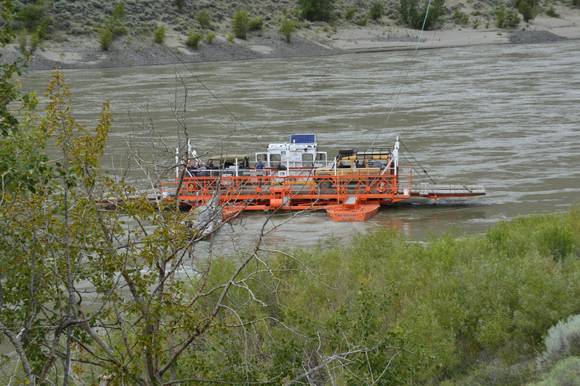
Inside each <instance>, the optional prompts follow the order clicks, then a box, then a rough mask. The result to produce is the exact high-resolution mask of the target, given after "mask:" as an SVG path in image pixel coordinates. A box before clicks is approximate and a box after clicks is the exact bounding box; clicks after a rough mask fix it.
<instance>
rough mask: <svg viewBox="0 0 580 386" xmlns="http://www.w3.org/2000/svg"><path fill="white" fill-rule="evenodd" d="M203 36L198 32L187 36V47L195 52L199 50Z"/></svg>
mask: <svg viewBox="0 0 580 386" xmlns="http://www.w3.org/2000/svg"><path fill="white" fill-rule="evenodd" d="M201 38H202V36H201V34H200V33H198V32H190V33H189V34H188V35H187V40H186V41H185V45H186V46H188V47H189V48H191V49H193V50H197V49H198V48H199V42H200V41H201Z"/></svg>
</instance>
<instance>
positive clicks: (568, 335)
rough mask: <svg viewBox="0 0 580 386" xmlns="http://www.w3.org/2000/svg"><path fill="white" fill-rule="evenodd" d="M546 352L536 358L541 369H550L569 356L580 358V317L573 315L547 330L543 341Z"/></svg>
mask: <svg viewBox="0 0 580 386" xmlns="http://www.w3.org/2000/svg"><path fill="white" fill-rule="evenodd" d="M544 343H545V345H546V350H545V351H544V353H543V354H542V355H541V356H540V357H539V358H538V366H539V367H540V368H541V369H546V368H551V367H552V366H553V365H554V364H555V363H556V362H558V361H560V360H562V359H565V358H568V357H570V356H580V315H575V316H572V317H570V318H568V319H567V320H564V321H559V322H558V324H556V325H555V326H553V327H551V328H550V329H549V330H548V335H547V336H546V338H545V339H544Z"/></svg>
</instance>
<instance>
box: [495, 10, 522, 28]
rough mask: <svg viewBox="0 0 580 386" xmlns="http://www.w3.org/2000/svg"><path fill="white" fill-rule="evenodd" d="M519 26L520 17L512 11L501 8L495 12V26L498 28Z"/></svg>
mask: <svg viewBox="0 0 580 386" xmlns="http://www.w3.org/2000/svg"><path fill="white" fill-rule="evenodd" d="M519 24H520V17H519V16H518V14H517V12H515V11H514V10H513V9H508V8H506V7H505V6H503V5H502V6H501V7H499V8H497V9H496V11H495V25H496V26H497V27H498V28H508V29H512V28H516V27H517V26H518V25H519Z"/></svg>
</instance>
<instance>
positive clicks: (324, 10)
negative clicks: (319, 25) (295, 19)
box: [298, 0, 334, 21]
mask: <svg viewBox="0 0 580 386" xmlns="http://www.w3.org/2000/svg"><path fill="white" fill-rule="evenodd" d="M298 3H299V5H300V10H301V14H302V17H304V18H305V19H307V20H310V21H329V20H330V19H331V17H332V12H333V11H334V0H299V1H298Z"/></svg>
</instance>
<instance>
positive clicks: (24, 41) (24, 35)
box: [18, 30, 28, 55]
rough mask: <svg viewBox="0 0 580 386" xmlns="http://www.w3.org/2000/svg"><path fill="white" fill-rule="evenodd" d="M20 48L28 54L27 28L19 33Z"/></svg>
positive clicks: (21, 51) (22, 52) (23, 52)
mask: <svg viewBox="0 0 580 386" xmlns="http://www.w3.org/2000/svg"><path fill="white" fill-rule="evenodd" d="M18 49H19V50H20V53H21V54H23V55H28V34H27V33H26V31H25V30H22V31H20V32H19V33H18Z"/></svg>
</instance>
